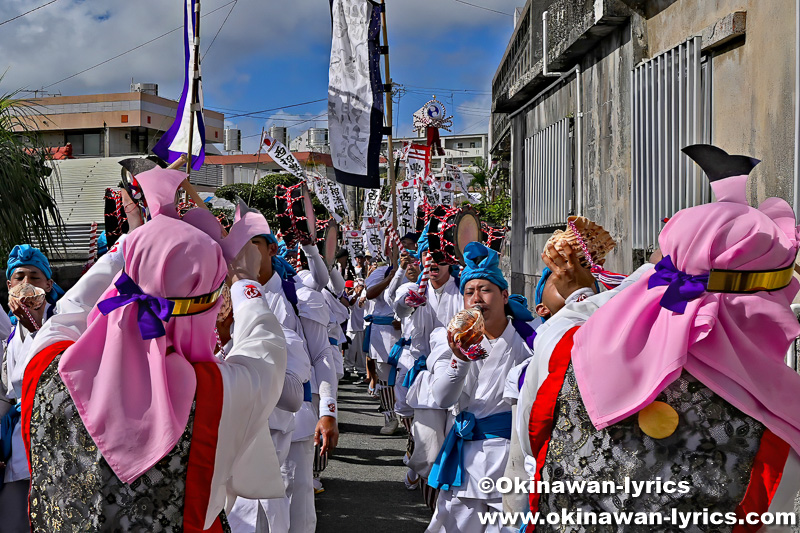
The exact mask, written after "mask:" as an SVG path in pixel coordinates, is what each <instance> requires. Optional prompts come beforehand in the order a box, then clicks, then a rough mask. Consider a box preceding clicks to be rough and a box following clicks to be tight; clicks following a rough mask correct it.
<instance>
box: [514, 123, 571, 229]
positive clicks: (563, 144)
mask: <svg viewBox="0 0 800 533" xmlns="http://www.w3.org/2000/svg"><path fill="white" fill-rule="evenodd" d="M522 190H523V194H524V195H525V227H527V228H531V227H533V228H535V227H546V226H553V225H558V224H563V223H564V221H565V220H567V217H568V216H569V214H570V212H571V210H572V119H571V118H564V119H562V120H559V121H558V122H556V123H555V124H552V125H550V126H548V127H547V128H545V129H543V130H542V131H540V132H538V133H536V134H535V135H533V136H531V137H528V138H527V139H525V186H524V187H523V189H522Z"/></svg>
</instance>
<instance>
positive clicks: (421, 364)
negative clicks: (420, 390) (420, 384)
mask: <svg viewBox="0 0 800 533" xmlns="http://www.w3.org/2000/svg"><path fill="white" fill-rule="evenodd" d="M427 360H428V358H427V357H426V356H424V355H420V356H419V359H417V360H416V361H414V366H412V367H411V368H410V369H409V370H408V373H407V374H406V379H404V380H403V387H405V388H409V387H411V384H412V383H414V380H415V379H417V376H418V375H419V374H420V372H423V371H425V370H428V364H427Z"/></svg>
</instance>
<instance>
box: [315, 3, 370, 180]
mask: <svg viewBox="0 0 800 533" xmlns="http://www.w3.org/2000/svg"><path fill="white" fill-rule="evenodd" d="M330 2H331V19H332V27H333V39H332V41H331V60H330V68H329V72H328V129H329V130H330V143H331V158H332V159H333V167H334V169H335V171H336V181H338V182H339V183H344V184H345V185H353V186H356V187H366V188H376V187H380V181H379V180H380V168H379V164H380V151H381V141H382V140H383V105H384V104H383V96H384V95H383V82H382V81H381V70H380V65H379V63H378V61H379V58H380V30H381V10H382V9H383V6H381V5H380V4H378V3H377V2H372V1H365V0H330Z"/></svg>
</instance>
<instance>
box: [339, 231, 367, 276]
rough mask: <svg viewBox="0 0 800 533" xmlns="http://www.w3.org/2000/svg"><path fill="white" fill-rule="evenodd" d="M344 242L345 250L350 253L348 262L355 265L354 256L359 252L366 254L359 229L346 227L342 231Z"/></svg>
mask: <svg viewBox="0 0 800 533" xmlns="http://www.w3.org/2000/svg"><path fill="white" fill-rule="evenodd" d="M344 242H345V246H346V247H347V251H348V252H349V253H350V262H351V263H352V264H353V266H354V267H355V266H356V256H357V255H360V254H364V255H366V253H365V251H364V240H363V233H361V232H360V231H359V230H354V229H348V230H346V231H345V232H344Z"/></svg>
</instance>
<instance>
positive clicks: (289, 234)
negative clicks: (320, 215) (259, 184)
mask: <svg viewBox="0 0 800 533" xmlns="http://www.w3.org/2000/svg"><path fill="white" fill-rule="evenodd" d="M275 191H276V194H275V203H276V207H277V213H276V215H275V217H276V218H277V219H278V226H279V227H280V230H281V233H282V234H283V240H284V241H285V242H286V246H287V247H288V248H293V247H294V245H295V244H296V243H297V242H299V241H304V242H309V243H311V242H314V241H315V240H316V235H317V221H316V216H315V215H314V205H313V204H312V203H311V195H310V194H309V193H308V188H307V187H306V184H305V183H298V184H297V185H292V186H291V187H285V186H283V185H278V186H276V187H275Z"/></svg>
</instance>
